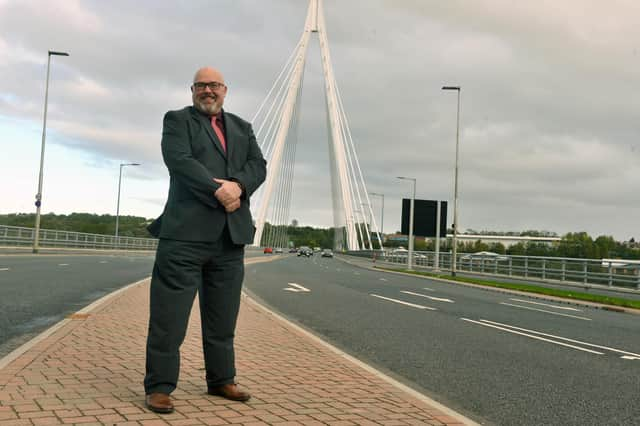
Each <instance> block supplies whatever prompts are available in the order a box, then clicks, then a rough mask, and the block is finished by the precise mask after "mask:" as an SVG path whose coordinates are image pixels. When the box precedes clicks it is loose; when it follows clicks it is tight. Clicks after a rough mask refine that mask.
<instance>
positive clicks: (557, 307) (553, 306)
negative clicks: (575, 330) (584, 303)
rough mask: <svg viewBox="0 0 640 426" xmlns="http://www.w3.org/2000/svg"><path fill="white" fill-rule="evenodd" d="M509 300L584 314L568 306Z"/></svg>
mask: <svg viewBox="0 0 640 426" xmlns="http://www.w3.org/2000/svg"><path fill="white" fill-rule="evenodd" d="M509 300H513V301H514V302H521V303H531V304H532V305H541V306H549V307H550V308H555V309H564V310H567V311H577V312H582V310H581V309H576V308H570V307H568V306H556V305H549V304H548V303H540V302H533V301H531V300H522V299H509Z"/></svg>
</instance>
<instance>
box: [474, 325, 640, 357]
mask: <svg viewBox="0 0 640 426" xmlns="http://www.w3.org/2000/svg"><path fill="white" fill-rule="evenodd" d="M481 321H482V322H486V323H491V324H496V325H501V326H504V327H509V328H513V329H516V330H523V331H527V332H529V333H534V334H539V335H540V336H547V337H553V338H554V339H559V340H564V341H566V342H571V343H578V344H580V345H585V346H591V347H592V348H598V349H605V350H608V351H611V352H618V353H621V354H625V355H629V356H632V357H637V358H640V354H635V353H633V352H627V351H623V350H620V349H615V348H610V347H609V346H600V345H594V344H593V343H587V342H581V341H580V340H574V339H569V338H567V337H560V336H554V335H553V334H547V333H542V332H540V331H535V330H527V329H526V328H521V327H516V326H515V325H508V324H503V323H500V322H495V321H489V320H481Z"/></svg>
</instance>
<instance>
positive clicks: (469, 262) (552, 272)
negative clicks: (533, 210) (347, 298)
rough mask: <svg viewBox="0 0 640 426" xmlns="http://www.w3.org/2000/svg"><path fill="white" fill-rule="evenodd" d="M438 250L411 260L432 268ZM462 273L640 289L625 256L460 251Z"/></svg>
mask: <svg viewBox="0 0 640 426" xmlns="http://www.w3.org/2000/svg"><path fill="white" fill-rule="evenodd" d="M347 254H350V255H353V256H358V257H367V258H369V259H373V258H374V254H375V259H376V260H377V261H378V262H380V261H384V262H389V263H392V264H406V263H407V251H406V250H385V251H380V250H376V251H375V253H372V251H371V250H362V251H351V252H347ZM435 256H436V255H435V252H430V251H415V252H413V259H412V261H413V262H412V263H413V266H414V267H417V268H427V269H432V270H433V268H434V265H435ZM439 260H440V261H439V268H440V270H441V271H447V270H450V269H451V260H452V255H451V253H448V252H445V253H442V252H440V259H439ZM456 268H457V270H458V271H459V272H469V273H474V274H485V275H490V276H504V277H514V278H524V279H527V280H532V281H542V282H549V283H554V282H560V283H563V282H567V283H581V284H584V285H604V286H607V287H620V288H628V289H636V290H640V261H638V260H622V259H577V258H570V257H543V256H511V255H502V254H486V253H484V254H482V253H458V255H457V256H456Z"/></svg>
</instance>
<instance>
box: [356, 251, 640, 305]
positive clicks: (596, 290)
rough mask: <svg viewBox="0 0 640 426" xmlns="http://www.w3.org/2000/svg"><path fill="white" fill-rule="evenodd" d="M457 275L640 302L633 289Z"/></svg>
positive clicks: (387, 264) (393, 265)
mask: <svg viewBox="0 0 640 426" xmlns="http://www.w3.org/2000/svg"><path fill="white" fill-rule="evenodd" d="M355 258H356V259H358V260H363V259H365V258H362V257H355ZM377 264H378V265H379V266H382V267H388V268H393V269H402V268H405V269H406V264H401V263H390V262H378V263H377ZM416 270H418V271H427V272H431V268H421V267H416ZM487 271H488V269H487ZM441 273H444V274H446V273H447V270H442V272H441ZM458 275H459V276H461V277H468V278H476V279H480V280H489V281H496V282H504V283H516V284H529V285H535V286H538V287H545V288H553V289H557V290H564V291H574V290H575V291H580V292H581V293H589V294H597V295H600V296H608V297H618V298H622V299H631V300H640V291H638V290H636V289H635V288H633V287H627V288H621V287H613V286H612V287H611V288H607V287H605V286H593V285H584V284H580V283H577V282H570V281H567V282H565V283H553V282H543V281H534V280H531V279H527V278H524V277H519V276H516V275H514V276H511V277H508V276H504V275H491V273H490V272H487V273H485V274H474V273H470V272H465V271H462V272H461V271H458Z"/></svg>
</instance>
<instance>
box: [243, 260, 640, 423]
mask: <svg viewBox="0 0 640 426" xmlns="http://www.w3.org/2000/svg"><path fill="white" fill-rule="evenodd" d="M245 288H246V290H247V291H248V292H249V293H250V294H252V295H254V296H255V297H257V298H259V299H260V300H262V301H263V302H264V303H266V304H268V305H269V306H270V307H272V308H273V309H274V310H276V311H278V312H280V313H282V314H283V315H284V316H286V317H288V318H290V319H291V320H293V321H295V322H297V323H299V324H301V325H302V326H304V327H306V328H307V329H310V330H311V331H313V332H314V333H316V334H318V335H320V336H322V337H323V338H324V339H325V340H327V341H329V342H331V343H333V344H334V345H336V346H337V347H339V348H341V349H342V350H344V351H345V352H348V353H350V354H352V355H354V356H356V357H357V358H359V359H361V360H363V361H364V362H367V363H369V364H371V365H374V366H376V367H378V368H379V369H381V370H383V371H385V372H387V373H389V374H390V375H391V376H393V377H395V378H397V379H399V380H401V381H403V382H405V383H406V384H408V385H410V386H412V387H414V388H416V389H417V390H419V391H421V392H423V393H425V394H427V395H428V396H430V397H432V398H434V399H436V400H437V401H439V402H441V403H443V404H445V405H447V406H450V407H451V408H453V409H455V410H458V411H460V412H461V413H463V414H465V415H467V416H469V417H471V418H473V419H476V420H477V421H478V422H482V423H485V424H504V425H542V424H544V425H547V424H548V425H605V424H606V425H614V424H615V425H632V424H633V425H635V424H638V419H639V418H640V404H638V397H639V392H640V337H639V336H640V317H639V316H636V315H632V314H621V313H615V312H607V311H603V310H597V309H590V308H578V307H575V306H571V305H565V304H557V303H551V302H544V301H540V300H538V299H534V298H528V297H523V296H510V295H508V294H505V293H498V292H493V291H488V290H482V289H475V288H470V287H466V286H459V285H455V284H448V283H443V282H437V281H432V280H428V279H423V278H417V277H411V276H400V275H397V274H388V273H384V272H378V271H371V270H365V269H361V268H357V267H354V266H351V265H349V264H346V263H344V262H341V261H340V260H338V259H324V258H319V257H318V256H317V255H316V256H314V257H313V258H309V259H307V258H297V257H289V258H286V259H284V260H282V261H279V262H272V263H263V264H254V265H249V266H248V267H247V275H246V281H245Z"/></svg>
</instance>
